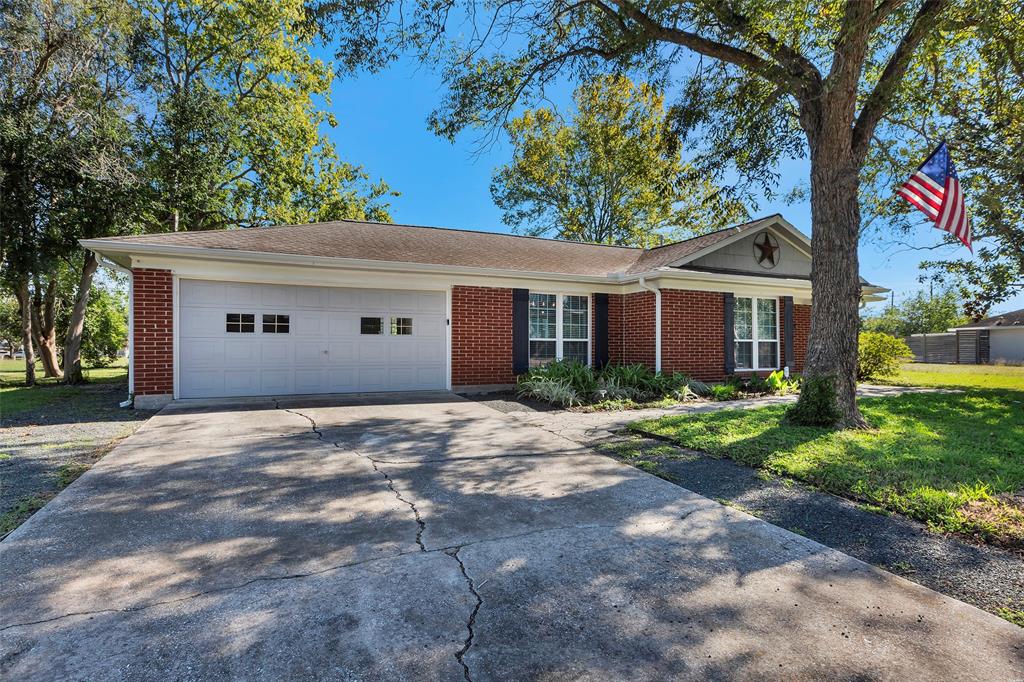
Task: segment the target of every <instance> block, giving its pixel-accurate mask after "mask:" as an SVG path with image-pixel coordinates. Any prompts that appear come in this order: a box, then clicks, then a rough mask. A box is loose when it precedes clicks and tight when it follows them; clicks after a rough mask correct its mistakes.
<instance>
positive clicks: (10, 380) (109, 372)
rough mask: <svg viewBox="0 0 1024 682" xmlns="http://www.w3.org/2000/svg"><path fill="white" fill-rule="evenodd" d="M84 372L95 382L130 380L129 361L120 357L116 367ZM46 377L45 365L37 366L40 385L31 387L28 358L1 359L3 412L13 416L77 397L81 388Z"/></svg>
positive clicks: (0, 410)
mask: <svg viewBox="0 0 1024 682" xmlns="http://www.w3.org/2000/svg"><path fill="white" fill-rule="evenodd" d="M84 373H85V377H86V379H88V380H89V381H90V382H91V383H117V382H123V381H127V378H128V361H127V360H124V359H122V360H118V362H117V364H115V365H114V366H112V367H96V368H92V369H89V368H87V369H86V370H85V372H84ZM42 376H43V368H42V366H41V365H36V377H37V382H36V383H37V385H36V386H35V387H34V388H28V387H26V386H25V385H24V383H25V361H24V360H0V415H2V416H4V417H10V416H13V415H16V414H18V413H20V412H25V411H26V410H31V409H34V408H37V407H42V406H44V405H48V404H50V403H53V402H56V401H57V400H64V399H67V398H71V397H74V396H75V395H77V394H78V392H79V391H80V390H81V389H79V388H77V387H75V386H62V385H60V384H58V383H57V380H56V379H44V378H42Z"/></svg>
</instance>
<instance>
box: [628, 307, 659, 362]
mask: <svg viewBox="0 0 1024 682" xmlns="http://www.w3.org/2000/svg"><path fill="white" fill-rule="evenodd" d="M654 361H655V357H654V292H651V291H638V292H636V293H632V294H626V295H624V296H622V362H623V363H624V364H627V365H628V364H633V363H635V362H642V363H643V364H645V365H647V366H648V367H650V368H652V369H653V368H654Z"/></svg>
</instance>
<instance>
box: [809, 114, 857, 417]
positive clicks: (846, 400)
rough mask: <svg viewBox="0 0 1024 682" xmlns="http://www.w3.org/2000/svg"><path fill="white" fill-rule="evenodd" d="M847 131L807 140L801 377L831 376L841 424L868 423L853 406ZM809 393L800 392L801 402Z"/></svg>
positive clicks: (853, 251)
mask: <svg viewBox="0 0 1024 682" xmlns="http://www.w3.org/2000/svg"><path fill="white" fill-rule="evenodd" d="M848 140H849V137H848V135H842V134H836V135H828V134H825V135H822V136H819V137H818V139H817V140H816V141H812V143H811V222H812V229H813V237H812V239H811V287H812V291H813V298H812V303H811V333H810V338H809V339H808V344H807V358H806V361H805V364H804V373H803V376H804V379H805V381H811V380H814V379H820V378H831V380H832V382H833V386H834V388H835V407H836V408H838V419H837V421H836V423H835V426H838V427H840V428H865V427H867V426H868V424H867V422H866V421H865V419H864V417H862V416H861V414H860V410H858V409H857V401H856V397H857V335H858V332H859V329H860V316H859V308H860V296H861V287H860V268H859V262H858V257H857V242H858V235H859V231H860V205H859V203H858V196H857V190H858V184H859V179H858V175H859V173H858V170H859V167H858V164H857V163H856V161H855V160H854V157H853V154H852V152H851V150H850V148H849V143H848ZM810 399H811V394H810V392H807V393H801V397H800V403H801V405H800V406H798V409H799V407H803V406H805V405H806V403H807V402H809V401H810Z"/></svg>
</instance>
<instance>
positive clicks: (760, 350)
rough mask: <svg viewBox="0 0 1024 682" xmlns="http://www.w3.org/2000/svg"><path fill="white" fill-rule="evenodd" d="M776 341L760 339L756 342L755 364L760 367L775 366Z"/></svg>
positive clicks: (768, 367) (776, 355)
mask: <svg viewBox="0 0 1024 682" xmlns="http://www.w3.org/2000/svg"><path fill="white" fill-rule="evenodd" d="M778 345H779V344H778V343H777V342H775V341H760V342H758V344H757V366H758V367H759V368H760V369H770V368H773V367H775V361H776V359H777V358H778Z"/></svg>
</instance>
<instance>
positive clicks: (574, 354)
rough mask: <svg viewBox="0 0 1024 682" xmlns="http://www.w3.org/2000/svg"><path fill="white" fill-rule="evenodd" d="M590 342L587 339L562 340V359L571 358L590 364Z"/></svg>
mask: <svg viewBox="0 0 1024 682" xmlns="http://www.w3.org/2000/svg"><path fill="white" fill-rule="evenodd" d="M589 346H590V343H588V342H587V341H563V342H562V359H563V360H573V361H575V362H579V363H581V364H584V365H589V364H590V351H589Z"/></svg>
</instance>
